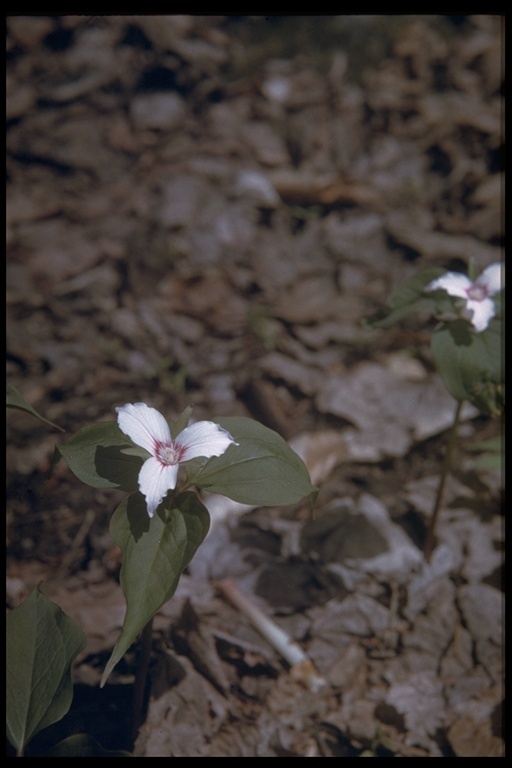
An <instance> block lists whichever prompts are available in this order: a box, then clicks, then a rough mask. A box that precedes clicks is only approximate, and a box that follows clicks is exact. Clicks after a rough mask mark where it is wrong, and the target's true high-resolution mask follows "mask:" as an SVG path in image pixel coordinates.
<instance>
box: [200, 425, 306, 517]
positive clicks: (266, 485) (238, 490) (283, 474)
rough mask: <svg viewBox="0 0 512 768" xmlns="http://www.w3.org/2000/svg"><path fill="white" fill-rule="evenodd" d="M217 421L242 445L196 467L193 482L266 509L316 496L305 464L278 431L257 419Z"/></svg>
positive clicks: (231, 447)
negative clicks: (266, 507) (265, 425)
mask: <svg viewBox="0 0 512 768" xmlns="http://www.w3.org/2000/svg"><path fill="white" fill-rule="evenodd" d="M215 421H216V423H218V424H220V426H221V427H223V428H224V429H227V431H228V432H229V433H230V434H231V435H232V436H233V438H234V439H235V441H236V442H237V443H238V445H230V446H229V448H228V449H227V451H226V452H225V453H224V454H222V456H214V457H213V458H211V459H209V460H208V461H207V462H206V463H205V464H203V465H202V466H200V467H198V468H197V467H194V466H193V465H192V466H191V468H190V470H189V475H188V480H189V482H190V483H193V484H194V485H197V486H198V488H202V489H204V490H205V491H208V492H210V493H219V494H222V495H223V496H228V497H229V498H230V499H233V500H234V501H239V502H240V503H242V504H253V505H255V506H262V507H264V506H281V505H288V504H294V503H295V502H297V501H300V499H303V498H304V497H305V496H310V497H313V496H314V495H316V491H317V489H316V488H315V487H314V486H313V485H312V484H311V480H310V478H309V473H308V470H307V469H306V466H305V464H304V462H303V461H302V459H301V458H300V457H299V456H297V454H296V453H295V452H294V451H292V449H291V448H290V446H289V445H288V444H287V443H286V441H285V440H283V438H282V437H281V436H280V435H278V434H277V432H273V431H272V430H271V429H268V428H267V427H264V426H263V425H262V424H259V423H258V422H257V421H254V420H253V419H245V418H238V417H225V418H219V419H215Z"/></svg>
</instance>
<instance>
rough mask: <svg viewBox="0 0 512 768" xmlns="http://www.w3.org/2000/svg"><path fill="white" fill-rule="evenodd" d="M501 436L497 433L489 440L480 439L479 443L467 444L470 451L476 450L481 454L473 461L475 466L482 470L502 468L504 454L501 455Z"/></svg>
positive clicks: (502, 440)
mask: <svg viewBox="0 0 512 768" xmlns="http://www.w3.org/2000/svg"><path fill="white" fill-rule="evenodd" d="M503 442H504V439H503V436H502V435H498V436H497V437H492V438H490V439H489V440H482V441H481V442H479V443H473V445H469V446H468V448H469V450H470V451H478V452H480V453H481V455H480V456H479V457H478V458H477V459H476V461H475V467H476V468H477V469H483V470H487V469H490V470H494V469H499V470H503V469H504V463H503V462H504V455H503V453H504V452H503Z"/></svg>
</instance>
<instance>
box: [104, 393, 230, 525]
mask: <svg viewBox="0 0 512 768" xmlns="http://www.w3.org/2000/svg"><path fill="white" fill-rule="evenodd" d="M116 411H117V423H118V425H119V429H120V430H121V432H124V434H125V435H128V437H129V438H130V440H132V441H133V442H134V443H135V444H136V445H140V446H141V448H145V450H146V451H148V453H150V454H151V457H150V458H149V459H147V460H146V461H145V462H144V464H143V465H142V468H141V470H140V473H139V490H140V492H141V493H142V494H143V495H144V496H145V497H146V504H147V508H148V515H149V516H150V517H153V515H154V514H155V510H156V508H157V507H158V505H159V504H160V502H161V501H162V499H163V498H164V496H165V495H166V494H167V491H170V490H173V489H174V488H175V487H176V482H177V480H178V468H179V465H180V464H181V462H183V461H188V460H189V459H196V458H199V457H204V458H207V459H209V458H210V457H211V456H221V455H222V454H223V453H224V451H226V450H227V448H229V446H230V445H231V444H235V445H238V443H235V441H234V440H233V438H232V437H231V435H230V434H229V432H227V431H226V430H225V429H223V428H222V427H221V426H219V425H218V424H215V423H214V422H213V421H197V422H196V423H195V424H190V425H189V426H188V427H185V429H184V430H183V431H182V432H180V433H179V435H178V436H177V437H176V439H175V440H173V439H172V437H171V432H170V429H169V425H168V424H167V421H166V420H165V418H164V417H163V416H162V414H161V413H160V412H159V411H157V410H156V408H150V407H149V406H148V405H146V404H145V403H134V404H131V403H128V404H127V405H123V406H121V407H120V408H116Z"/></svg>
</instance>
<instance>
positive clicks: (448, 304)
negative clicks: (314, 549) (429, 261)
mask: <svg viewBox="0 0 512 768" xmlns="http://www.w3.org/2000/svg"><path fill="white" fill-rule="evenodd" d="M443 272H444V270H442V269H439V268H437V267H433V268H432V269H427V270H425V271H424V272H416V273H415V274H414V275H412V276H411V277H409V278H407V279H406V280H404V281H403V283H401V284H400V285H399V286H398V288H396V289H395V290H394V291H393V293H392V294H391V296H390V297H389V300H388V303H387V307H386V308H385V309H383V310H381V311H380V312H377V313H376V314H374V315H373V316H372V317H370V318H368V320H367V321H366V322H367V324H368V325H369V326H370V327H372V328H390V327H391V326H392V325H395V323H398V322H399V321H400V320H403V318H404V317H407V315H410V314H411V313H412V312H430V313H434V312H435V311H438V310H439V300H440V298H441V299H442V298H443V297H441V296H440V294H441V292H440V291H436V292H435V294H426V293H425V288H426V287H427V285H428V284H429V283H430V282H432V280H435V278H436V277H439V276H440V275H442V274H443ZM442 293H443V294H444V297H446V300H445V307H444V308H445V309H446V311H450V310H453V301H452V298H451V297H449V296H448V294H447V293H446V292H444V291H443V292H442Z"/></svg>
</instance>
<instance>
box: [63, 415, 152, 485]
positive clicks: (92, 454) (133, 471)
mask: <svg viewBox="0 0 512 768" xmlns="http://www.w3.org/2000/svg"><path fill="white" fill-rule="evenodd" d="M58 450H59V453H60V454H61V456H62V457H63V458H64V459H65V460H66V462H67V464H68V466H69V468H70V469H71V471H72V472H73V474H74V475H76V477H78V479H79V480H81V481H82V482H83V483H86V484H87V485H92V486H93V487H94V488H120V489H121V490H123V491H128V492H132V491H135V490H137V487H138V485H137V480H138V476H139V472H140V468H141V466H142V463H143V460H144V458H147V457H148V456H149V454H148V453H147V452H146V451H144V449H143V448H137V447H135V446H134V445H133V443H132V442H131V441H130V440H129V438H127V437H126V435H124V434H123V433H122V432H121V430H120V429H119V427H118V426H117V422H115V421H105V422H101V423H100V424H92V425H90V426H88V427H84V428H83V429H81V430H79V432H77V433H76V434H75V435H73V437H72V438H71V440H69V441H68V442H67V443H66V444H65V445H61V446H59V449H58Z"/></svg>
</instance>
